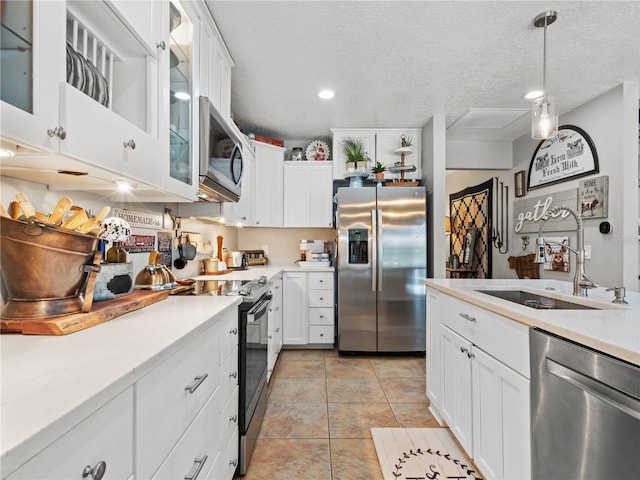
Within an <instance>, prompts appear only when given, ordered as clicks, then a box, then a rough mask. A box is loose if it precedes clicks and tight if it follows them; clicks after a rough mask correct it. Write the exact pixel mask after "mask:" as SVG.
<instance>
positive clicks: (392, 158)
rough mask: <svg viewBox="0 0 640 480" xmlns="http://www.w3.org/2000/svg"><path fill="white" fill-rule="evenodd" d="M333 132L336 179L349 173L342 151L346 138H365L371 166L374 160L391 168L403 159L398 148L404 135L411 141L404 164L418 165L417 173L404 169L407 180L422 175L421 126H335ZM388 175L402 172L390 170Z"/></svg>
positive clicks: (397, 175)
mask: <svg viewBox="0 0 640 480" xmlns="http://www.w3.org/2000/svg"><path fill="white" fill-rule="evenodd" d="M331 133H332V137H333V141H332V144H333V178H334V179H336V180H338V179H344V174H345V173H346V161H347V158H346V157H345V155H344V152H343V150H342V142H343V140H344V139H345V138H348V137H352V138H357V139H361V140H362V141H363V143H364V146H365V150H366V151H367V153H368V154H369V158H371V165H370V166H373V165H374V164H375V162H380V163H383V164H384V165H386V166H387V167H390V166H393V165H394V164H395V163H396V162H400V161H401V158H400V155H399V154H397V153H396V150H397V149H399V148H400V147H401V145H402V143H401V142H402V140H401V136H402V135H405V137H406V138H407V139H409V138H410V139H411V141H412V146H411V148H412V152H411V153H410V154H405V166H411V165H414V166H415V167H416V171H415V172H405V179H410V178H411V179H413V178H420V177H421V163H422V130H421V129H419V128H378V129H368V128H354V129H342V128H332V129H331ZM385 178H400V174H399V173H391V172H389V171H387V172H385Z"/></svg>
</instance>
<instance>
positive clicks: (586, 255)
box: [584, 245, 591, 260]
mask: <svg viewBox="0 0 640 480" xmlns="http://www.w3.org/2000/svg"><path fill="white" fill-rule="evenodd" d="M584 259H585V260H591V245H585V246H584Z"/></svg>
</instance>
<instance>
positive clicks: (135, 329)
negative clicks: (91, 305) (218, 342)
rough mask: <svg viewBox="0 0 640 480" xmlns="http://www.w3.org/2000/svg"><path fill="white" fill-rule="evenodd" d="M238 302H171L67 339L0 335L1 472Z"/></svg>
mask: <svg viewBox="0 0 640 480" xmlns="http://www.w3.org/2000/svg"><path fill="white" fill-rule="evenodd" d="M239 303H240V298H239V297H224V296H223V297H215V296H170V297H169V298H167V299H165V300H162V301H160V302H158V303H155V304H152V305H149V306H147V307H144V308H142V309H140V310H136V311H133V312H129V313H127V314H125V315H122V316H120V317H117V318H114V319H113V320H110V321H108V322H105V323H103V324H100V325H96V326H94V327H91V328H88V329H86V330H82V331H79V332H76V333H72V334H69V335H64V336H40V335H34V336H27V335H2V336H1V337H0V349H1V350H0V355H1V360H2V364H1V367H0V368H1V374H2V376H1V380H0V387H1V401H0V420H1V421H0V423H1V427H0V444H1V445H2V456H1V457H0V463H1V464H2V471H3V472H10V471H12V470H13V469H14V468H17V467H18V466H20V465H21V464H22V463H24V462H25V461H26V460H28V459H29V458H30V457H31V456H32V455H34V454H35V453H37V452H38V451H40V450H41V449H42V448H44V447H46V446H47V445H48V444H50V443H51V442H52V441H54V440H55V439H56V438H57V437H58V435H59V434H60V432H64V431H66V430H67V429H68V428H69V427H70V426H72V425H74V424H76V423H78V422H79V421H81V420H82V419H84V418H85V417H87V416H88V415H89V414H91V413H92V412H93V411H95V410H96V409H98V408H99V407H100V406H102V405H103V404H104V403H106V402H107V401H109V400H110V399H111V398H113V397H114V396H115V395H116V394H118V393H119V392H121V391H123V390H124V389H126V388H127V387H128V386H130V385H132V384H133V383H134V382H135V381H136V380H137V379H138V378H140V377H141V376H142V375H144V374H145V373H147V372H148V371H149V370H151V369H152V368H153V367H154V366H155V365H157V364H158V363H160V361H161V360H162V359H163V358H166V357H167V356H168V355H170V354H172V353H173V352H175V351H177V350H178V349H179V348H180V347H181V346H182V345H183V344H184V343H185V342H186V341H187V338H188V337H189V334H197V332H198V331H200V330H203V329H204V328H206V326H205V324H206V323H207V321H208V320H209V319H211V318H212V317H214V316H216V315H217V314H219V313H221V312H222V311H223V310H225V309H227V308H234V309H235V308H237V305H238V304H239Z"/></svg>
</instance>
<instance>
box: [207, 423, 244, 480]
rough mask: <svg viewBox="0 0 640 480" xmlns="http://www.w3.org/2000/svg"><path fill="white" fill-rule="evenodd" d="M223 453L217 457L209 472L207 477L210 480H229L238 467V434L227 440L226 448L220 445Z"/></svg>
mask: <svg viewBox="0 0 640 480" xmlns="http://www.w3.org/2000/svg"><path fill="white" fill-rule="evenodd" d="M221 447H222V449H224V450H223V452H222V454H221V455H218V458H217V460H216V462H215V463H214V465H213V467H212V468H211V471H209V474H208V475H207V477H206V478H207V479H210V480H231V479H232V478H233V474H234V473H235V471H236V467H237V466H238V432H237V431H236V433H235V434H234V435H233V438H232V439H231V440H229V443H228V444H227V446H226V448H225V447H224V445H221Z"/></svg>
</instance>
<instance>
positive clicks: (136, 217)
mask: <svg viewBox="0 0 640 480" xmlns="http://www.w3.org/2000/svg"><path fill="white" fill-rule="evenodd" d="M111 214H112V215H113V216H114V217H118V218H122V219H123V220H126V221H127V223H128V224H129V225H130V226H132V227H141V228H152V229H154V230H160V229H161V228H162V215H153V214H151V213H144V212H135V211H133V210H125V209H122V208H112V209H111Z"/></svg>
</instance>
